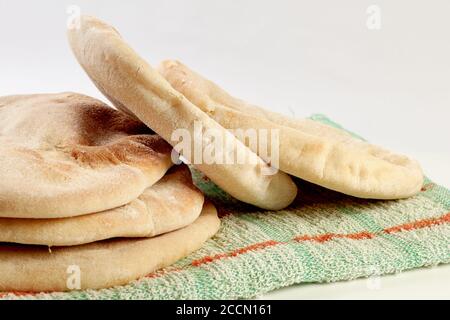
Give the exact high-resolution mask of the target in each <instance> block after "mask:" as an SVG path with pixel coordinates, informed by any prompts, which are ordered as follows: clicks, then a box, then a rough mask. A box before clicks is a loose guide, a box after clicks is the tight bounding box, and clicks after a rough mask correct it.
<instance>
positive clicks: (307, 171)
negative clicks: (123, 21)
mask: <svg viewBox="0 0 450 320" xmlns="http://www.w3.org/2000/svg"><path fill="white" fill-rule="evenodd" d="M159 71H160V72H161V74H162V75H164V77H165V78H166V79H167V80H168V81H169V83H170V84H171V85H172V86H173V87H174V88H175V89H177V90H178V91H179V92H181V93H182V94H183V95H184V96H185V97H186V98H188V99H189V100H190V101H191V102H192V103H194V104H195V105H197V106H198V107H199V108H200V109H202V110H203V111H204V112H206V113H207V114H208V115H209V116H211V117H212V118H213V119H214V120H216V121H217V122H219V123H220V124H221V125H222V126H224V127H225V128H228V129H235V128H266V129H279V130H280V139H279V140H280V148H279V154H280V159H279V162H280V165H279V167H280V169H281V170H283V171H285V172H287V173H289V174H291V175H294V176H296V177H299V178H302V179H304V180H307V181H310V182H312V183H315V184H318V185H321V186H323V187H326V188H329V189H333V190H336V191H340V192H343V193H346V194H349V195H352V196H356V197H361V198H376V199H397V198H404V197H409V196H412V195H414V194H416V193H417V192H419V190H420V188H421V186H422V184H423V173H422V170H421V168H420V166H419V164H418V163H417V162H416V161H414V160H411V159H409V158H407V157H405V156H402V155H398V154H395V153H392V152H390V151H388V150H385V149H383V148H381V147H378V146H375V145H372V144H369V143H367V142H364V141H361V140H359V139H356V138H354V137H352V136H351V135H350V134H348V133H346V132H344V131H343V130H339V129H336V128H332V127H330V126H327V125H324V124H320V123H318V122H316V121H312V120H308V119H303V120H293V119H289V118H287V117H284V116H282V115H280V114H276V113H273V112H270V111H267V110H264V109H262V108H259V107H256V106H252V105H250V104H248V103H246V102H244V101H242V100H239V99H236V98H233V97H232V96H230V95H229V94H228V93H226V92H225V91H224V90H222V89H221V88H219V87H218V86H217V85H216V84H214V83H212V82H211V81H209V80H207V79H205V78H203V77H202V76H200V75H199V74H197V73H195V72H194V71H192V70H190V69H189V68H188V67H186V66H185V65H183V64H182V63H180V62H177V61H166V62H163V63H162V64H161V65H160V66H159ZM249 147H251V146H249ZM251 148H252V147H251ZM252 149H253V151H254V152H256V153H259V150H258V149H257V148H252Z"/></svg>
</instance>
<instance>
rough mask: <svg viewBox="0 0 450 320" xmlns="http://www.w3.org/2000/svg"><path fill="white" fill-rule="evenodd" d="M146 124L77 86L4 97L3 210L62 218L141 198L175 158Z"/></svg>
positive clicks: (0, 145) (0, 129) (0, 147)
mask: <svg viewBox="0 0 450 320" xmlns="http://www.w3.org/2000/svg"><path fill="white" fill-rule="evenodd" d="M170 153H171V146H170V145H169V144H168V143H166V142H165V141H164V140H163V139H162V138H161V137H159V136H158V135H156V134H154V133H153V132H152V131H151V130H149V129H148V128H147V127H146V126H145V125H144V124H142V123H141V122H139V121H136V120H134V119H131V118H129V117H128V116H126V115H125V114H123V113H122V112H120V111H117V110H114V109H112V108H110V107H108V106H107V105H106V104H104V103H102V102H101V101H99V100H96V99H94V98H90V97H87V96H84V95H81V94H77V93H70V92H67V93H59V94H36V95H18V96H6V97H0V177H1V179H0V217H9V218H62V217H71V216H78V215H83V214H88V213H93V212H99V211H104V210H108V209H111V208H115V207H118V206H121V205H124V204H126V203H128V202H130V201H132V200H133V199H136V198H137V197H138V196H139V195H140V194H141V193H142V192H143V191H144V190H145V189H146V188H148V187H150V186H151V185H152V184H154V183H155V182H156V181H158V180H159V179H160V178H161V177H162V176H163V175H164V174H165V172H166V171H167V170H168V169H169V168H170V166H171V165H172V161H171V157H170Z"/></svg>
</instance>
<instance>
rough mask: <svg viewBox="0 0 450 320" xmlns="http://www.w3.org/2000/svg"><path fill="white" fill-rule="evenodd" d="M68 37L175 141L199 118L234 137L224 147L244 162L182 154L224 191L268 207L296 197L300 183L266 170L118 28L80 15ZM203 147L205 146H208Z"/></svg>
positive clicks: (134, 109) (92, 68)
mask: <svg viewBox="0 0 450 320" xmlns="http://www.w3.org/2000/svg"><path fill="white" fill-rule="evenodd" d="M68 37H69V42H70V45H71V47H72V50H73V52H74V54H75V56H76V58H77V59H78V61H79V63H80V64H81V66H82V67H83V68H84V70H85V71H86V72H87V74H88V75H89V76H90V78H91V79H92V80H93V81H94V83H95V84H96V86H97V87H98V88H99V89H100V90H101V91H102V92H103V93H104V94H105V96H106V97H107V98H108V99H110V101H111V102H112V103H113V104H114V105H115V106H116V107H117V108H119V109H120V110H123V111H124V112H128V113H131V114H134V115H135V116H136V117H137V118H139V119H140V120H141V121H143V122H144V123H145V124H147V125H148V126H149V127H150V128H151V129H153V130H154V131H155V132H156V133H158V134H159V135H161V137H163V138H164V139H165V140H166V141H168V142H169V143H171V144H172V145H174V146H176V144H177V143H178V141H172V133H173V132H174V131H175V130H176V129H180V128H182V129H186V130H188V132H189V133H190V134H191V137H193V136H194V128H193V127H194V123H195V122H199V123H201V124H202V126H203V128H204V130H205V131H206V130H214V131H215V132H220V133H221V134H222V136H223V138H224V140H226V141H229V142H231V143H230V144H231V145H232V147H230V148H225V150H224V154H244V155H245V157H244V158H245V159H246V161H245V163H243V164H237V163H234V164H223V163H212V164H209V163H206V162H202V163H198V162H196V161H193V159H192V154H193V153H192V154H191V156H189V155H187V154H186V153H182V155H183V156H184V157H185V158H186V159H187V160H188V161H189V162H190V163H192V164H194V166H195V167H196V168H197V169H199V170H200V171H202V172H203V173H204V174H205V175H206V176H208V177H209V178H210V179H211V180H212V181H213V182H215V183H216V184H217V185H218V186H219V187H221V188H222V189H223V190H225V191H226V192H228V193H229V194H231V195H232V196H234V197H235V198H237V199H239V200H241V201H244V202H247V203H251V204H253V205H256V206H258V207H261V208H265V209H273V210H276V209H281V208H284V207H286V206H288V205H289V204H290V203H291V202H292V201H293V200H294V198H295V196H296V194H297V188H296V186H295V184H294V183H293V181H292V180H291V178H290V177H289V176H288V175H286V174H285V173H283V172H277V173H276V174H272V175H270V174H265V172H269V166H268V165H267V164H266V163H265V162H264V161H263V160H262V159H261V158H259V157H258V156H257V155H256V154H255V153H253V152H252V151H251V150H250V149H248V148H247V147H246V146H245V145H244V144H243V143H241V142H240V141H239V140H237V139H236V138H235V137H234V136H233V135H232V134H231V133H230V132H229V131H227V130H225V129H224V128H223V127H222V126H220V125H219V124H218V123H217V122H215V121H214V120H212V119H211V118H209V117H208V115H207V114H205V113H204V112H202V111H201V110H200V109H199V108H197V107H196V106H195V105H193V104H192V103H191V102H189V100H187V99H186V98H185V97H184V96H183V95H182V94H180V93H179V92H177V91H176V90H175V89H173V88H172V87H171V86H170V84H169V83H168V82H167V81H166V80H165V79H164V78H163V77H162V76H161V75H160V74H159V73H158V72H157V71H156V70H154V69H153V68H152V67H151V66H150V65H149V64H148V63H147V62H145V61H144V60H143V59H141V58H140V57H139V56H138V55H137V54H136V53H135V52H134V51H133V50H132V49H131V48H130V47H129V46H128V45H127V44H126V43H125V42H124V41H123V40H122V38H121V36H120V35H119V34H118V33H117V31H116V30H115V29H114V28H112V27H111V26H109V25H107V24H106V23H104V22H102V21H100V20H98V19H96V18H93V17H89V16H81V17H80V28H73V29H70V30H69V31H68ZM197 140H198V139H197ZM199 142H201V141H196V143H199ZM199 144H200V143H199ZM200 147H201V148H202V151H203V150H204V147H205V146H204V145H201V146H200ZM177 151H180V150H177ZM194 160H195V159H194ZM266 169H267V170H266Z"/></svg>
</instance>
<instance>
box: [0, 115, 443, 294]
mask: <svg viewBox="0 0 450 320" xmlns="http://www.w3.org/2000/svg"><path fill="white" fill-rule="evenodd" d="M312 118H313V119H314V120H317V121H320V122H323V123H326V124H330V125H333V126H337V127H339V126H338V125H337V124H335V123H333V122H331V121H330V120H329V119H327V118H326V117H324V116H321V115H315V116H313V117H312ZM194 177H195V180H196V182H197V184H198V185H199V187H200V188H201V189H202V190H204V192H205V193H206V194H207V195H208V196H209V197H210V198H211V199H213V201H214V202H215V203H216V204H217V205H218V209H219V213H220V216H221V219H222V226H221V229H220V231H219V232H218V234H217V235H216V236H215V237H214V238H212V239H211V240H209V241H208V242H207V243H206V244H205V245H204V246H203V247H202V248H201V249H200V250H198V251H196V252H195V253H193V254H191V255H190V256H188V257H186V258H185V259H183V260H181V261H178V262H177V263H176V264H174V265H172V266H171V267H168V268H165V269H163V270H160V271H158V272H155V273H153V274H151V275H149V276H147V277H145V278H143V279H140V280H138V281H135V282H133V283H130V284H129V285H126V286H123V287H116V288H112V289H105V290H86V291H78V292H70V293H45V294H33V295H30V294H26V293H22V294H20V293H15V294H11V293H10V294H3V298H46V299H50V298H58V299H235V298H251V297H255V296H257V295H261V294H263V293H265V292H268V291H271V290H274V289H277V288H281V287H284V286H289V285H292V284H296V283H310V282H332V281H340V280H350V279H355V278H359V277H369V276H373V275H381V274H389V273H396V272H400V271H403V270H408V269H413V268H420V267H426V266H434V265H437V264H440V263H448V262H450V213H449V211H450V191H449V190H447V189H445V188H444V187H441V186H438V185H436V184H434V183H433V182H431V181H430V180H428V179H427V180H426V181H425V184H424V187H423V188H422V191H421V192H420V193H419V194H418V195H417V196H415V197H413V198H410V199H405V200H395V201H376V200H364V199H357V198H353V197H349V196H345V195H343V194H340V193H337V192H333V191H330V190H326V189H324V188H321V187H318V186H316V185H312V184H309V183H307V182H304V181H300V180H299V181H298V184H299V190H300V194H299V198H298V200H297V201H296V202H295V204H294V205H293V206H291V207H290V208H288V209H286V210H282V211H278V212H271V211H261V210H258V209H255V208H253V207H250V206H246V205H244V204H242V203H240V202H238V201H236V200H233V199H231V198H230V197H229V196H228V195H226V194H225V193H224V192H223V191H221V190H220V189H219V188H217V187H216V186H215V185H214V184H212V183H211V182H210V181H209V180H208V179H207V178H205V177H204V176H202V175H201V174H200V173H199V172H194Z"/></svg>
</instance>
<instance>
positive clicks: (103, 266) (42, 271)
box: [0, 203, 220, 292]
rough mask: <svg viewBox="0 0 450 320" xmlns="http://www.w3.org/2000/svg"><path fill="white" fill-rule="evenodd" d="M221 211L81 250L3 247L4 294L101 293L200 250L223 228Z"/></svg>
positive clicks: (0, 283) (0, 279) (208, 208)
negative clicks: (158, 232) (176, 226)
mask: <svg viewBox="0 0 450 320" xmlns="http://www.w3.org/2000/svg"><path fill="white" fill-rule="evenodd" d="M219 226H220V220H219V218H218V217H217V211H216V209H215V208H214V206H213V205H212V204H210V203H208V204H205V206H204V208H203V211H202V214H201V215H200V217H198V218H197V220H195V222H194V223H192V224H190V225H188V226H187V227H184V228H182V229H178V230H176V231H172V232H169V233H165V234H163V235H160V236H157V237H153V238H133V239H113V240H105V241H100V242H94V243H90V244H85V245H81V246H72V247H54V248H52V250H51V251H49V249H48V248H47V247H42V246H26V245H1V246H0V292H1V291H32V292H40V291H68V290H70V289H77V288H74V287H73V286H74V285H75V286H76V285H77V282H76V279H75V278H73V277H74V276H76V274H77V271H78V270H79V271H80V273H79V275H80V280H81V281H80V287H79V289H100V288H108V287H112V286H116V285H124V284H127V283H128V282H130V281H132V280H135V279H138V278H140V277H143V276H145V275H147V274H149V273H151V272H153V271H155V270H157V269H160V268H163V267H166V266H169V265H171V264H173V263H174V262H176V261H177V260H179V259H181V258H183V257H185V256H187V255H189V254H190V253H192V252H193V251H195V250H197V249H199V248H200V247H201V246H202V245H203V243H204V242H205V241H206V240H207V239H209V238H211V237H212V236H213V235H214V234H215V233H216V232H217V230H218V229H219Z"/></svg>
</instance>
